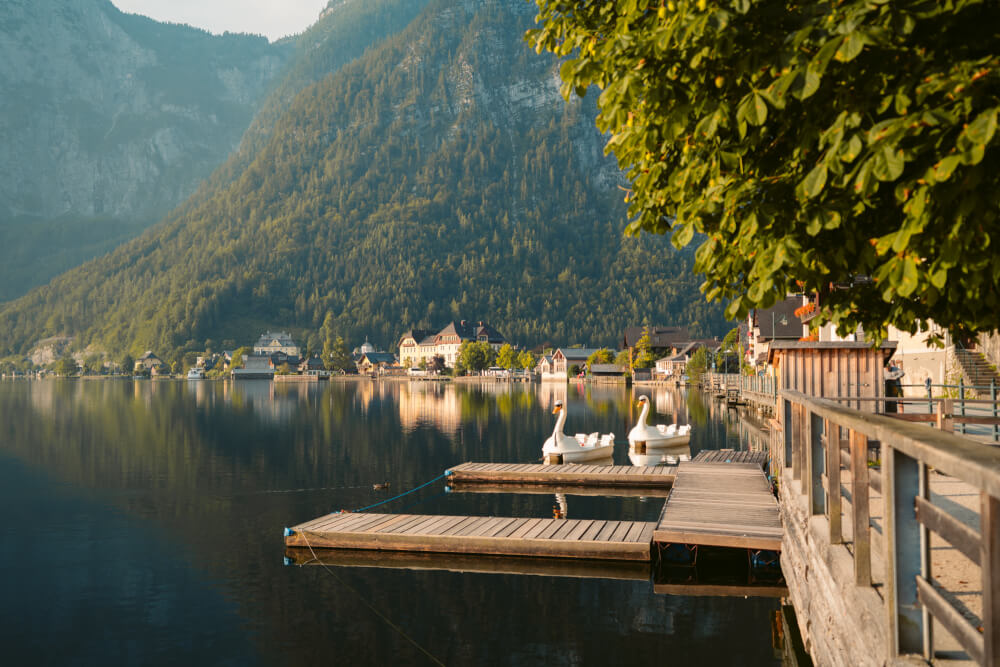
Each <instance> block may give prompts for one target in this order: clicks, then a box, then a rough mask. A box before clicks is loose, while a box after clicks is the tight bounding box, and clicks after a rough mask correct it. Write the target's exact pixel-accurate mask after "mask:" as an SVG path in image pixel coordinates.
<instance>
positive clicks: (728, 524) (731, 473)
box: [653, 461, 782, 551]
mask: <svg viewBox="0 0 1000 667" xmlns="http://www.w3.org/2000/svg"><path fill="white" fill-rule="evenodd" d="M781 536H782V527H781V518H780V515H779V513H778V503H777V501H776V500H775V498H774V496H773V495H772V494H771V490H770V487H769V485H768V483H767V479H766V478H765V477H764V473H763V472H762V471H761V469H760V466H759V465H758V464H756V463H724V464H723V463H702V462H696V461H691V462H685V463H681V464H680V465H679V466H678V468H677V478H676V479H675V480H674V486H673V489H672V490H671V492H670V497H669V498H668V499H667V502H666V503H665V504H664V506H663V512H662V513H661V514H660V520H659V522H658V523H657V526H656V529H655V530H654V531H653V541H654V542H657V543H661V544H697V545H703V546H718V547H736V548H746V549H770V550H774V551H780V550H781Z"/></svg>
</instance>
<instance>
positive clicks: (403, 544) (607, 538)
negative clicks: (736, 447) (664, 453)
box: [285, 451, 782, 561]
mask: <svg viewBox="0 0 1000 667" xmlns="http://www.w3.org/2000/svg"><path fill="white" fill-rule="evenodd" d="M702 455H705V458H708V457H713V458H716V457H717V458H718V460H717V461H712V462H702V461H698V460H695V461H688V462H682V463H680V464H678V465H677V466H608V465H604V466H600V465H578V464H564V465H540V464H513V463H511V464H504V463H464V464H462V465H459V466H455V467H454V468H452V469H451V471H450V473H451V474H450V475H449V476H448V484H452V485H462V486H465V487H466V488H463V489H462V490H465V491H472V492H476V491H478V490H482V491H483V492H523V491H521V489H524V488H530V489H531V490H532V491H534V492H539V491H541V490H544V492H546V493H550V492H553V491H554V490H556V491H558V490H563V491H565V492H567V493H601V494H603V495H637V494H641V495H646V496H667V501H666V502H665V503H664V506H663V511H662V513H661V515H660V519H659V521H658V522H648V521H604V520H589V519H549V518H543V519H539V518H516V517H484V516H443V515H426V514H368V513H335V514H327V515H325V516H321V517H319V518H317V519H313V520H312V521H308V522H306V523H303V524H299V525H297V526H294V527H292V528H289V529H286V531H285V546H287V547H289V548H292V549H295V548H298V549H308V550H310V552H312V551H313V550H314V549H341V550H343V549H348V550H366V551H369V552H371V551H382V552H410V553H423V554H427V553H436V554H465V555H479V556H493V557H497V556H501V557H506V556H516V557H527V558H562V559H589V560H594V561H650V560H651V556H652V554H653V553H654V552H656V550H657V549H659V548H664V547H669V545H679V544H680V545H687V546H688V547H696V546H713V547H729V548H737V549H748V550H751V551H762V550H764V551H779V550H780V549H781V537H782V527H781V521H780V518H779V515H778V505H777V501H776V500H775V498H774V496H773V495H772V494H771V489H770V485H769V484H768V482H767V478H766V477H765V476H764V473H763V471H762V469H761V468H762V465H763V464H764V460H763V458H761V455H760V454H758V453H752V452H732V451H722V452H719V453H714V452H712V453H706V452H702V454H699V457H701V456H702ZM734 459H737V460H735V461H734ZM758 459H760V460H758ZM313 556H314V557H316V556H315V554H313Z"/></svg>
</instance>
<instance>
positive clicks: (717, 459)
mask: <svg viewBox="0 0 1000 667" xmlns="http://www.w3.org/2000/svg"><path fill="white" fill-rule="evenodd" d="M693 461H694V462H695V463H756V464H757V465H758V466H760V468H761V469H763V468H764V466H765V465H766V464H767V452H750V451H739V452H738V451H735V450H732V449H703V450H702V451H700V452H698V454H697V455H696V456H695V457H694V459H693Z"/></svg>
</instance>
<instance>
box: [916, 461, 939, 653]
mask: <svg viewBox="0 0 1000 667" xmlns="http://www.w3.org/2000/svg"><path fill="white" fill-rule="evenodd" d="M917 475H918V484H917V486H919V491H918V493H919V494H920V497H921V498H923V499H924V500H926V501H927V502H930V500H931V488H930V481H929V480H928V479H927V466H926V465H925V464H924V463H923V462H922V461H918V462H917ZM915 513H916V507H914V514H915ZM918 526H919V528H920V576H921V577H923V579H924V581H931V531H930V529H928V528H927V526H925V525H924V524H922V523H919V522H918ZM918 597H919V596H918ZM920 618H921V623H922V625H923V644H924V646H923V648H924V659H925V660H927V661H928V662H930V661H932V660H933V659H934V623H933V622H932V619H931V613H930V611H928V610H927V607H925V606H924V605H923V604H921V605H920Z"/></svg>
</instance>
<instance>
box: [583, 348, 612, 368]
mask: <svg viewBox="0 0 1000 667" xmlns="http://www.w3.org/2000/svg"><path fill="white" fill-rule="evenodd" d="M613 361H614V353H613V352H612V351H611V350H609V349H608V348H606V347H603V348H601V349H600V350H595V351H593V352H591V354H590V356H589V357H587V370H588V371H589V370H590V367H591V366H593V365H594V364H610V363H612V362H613Z"/></svg>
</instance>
